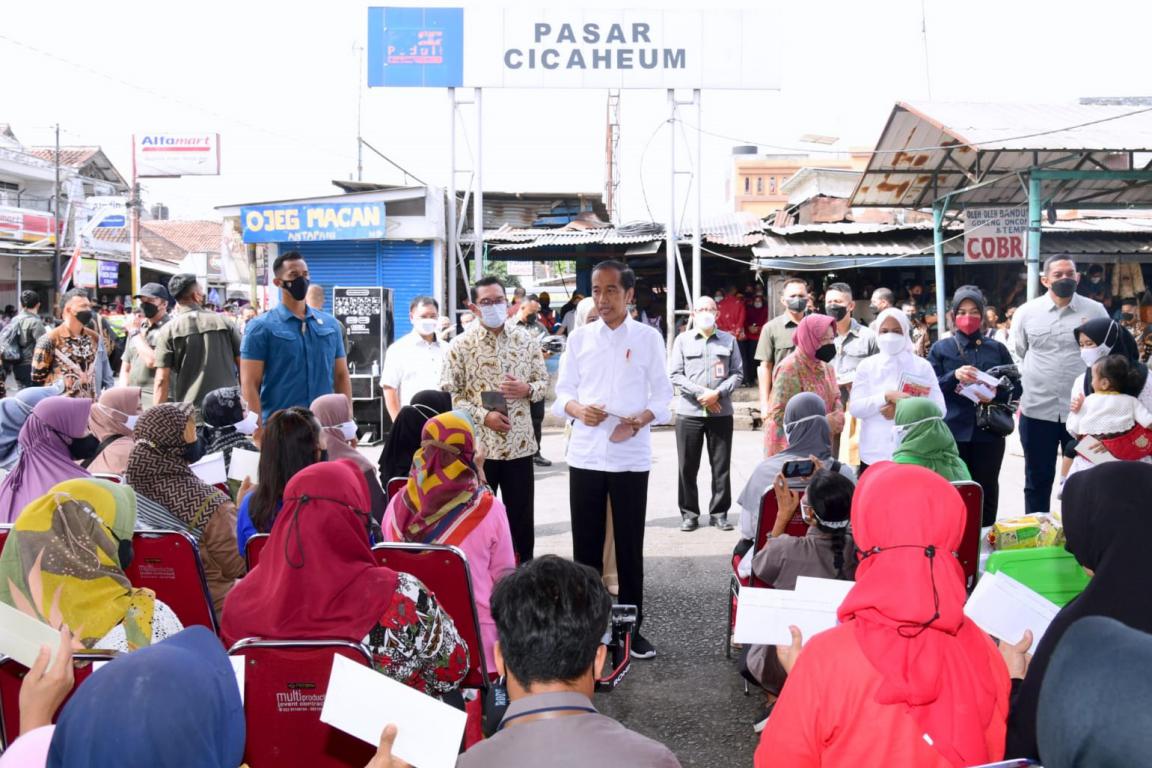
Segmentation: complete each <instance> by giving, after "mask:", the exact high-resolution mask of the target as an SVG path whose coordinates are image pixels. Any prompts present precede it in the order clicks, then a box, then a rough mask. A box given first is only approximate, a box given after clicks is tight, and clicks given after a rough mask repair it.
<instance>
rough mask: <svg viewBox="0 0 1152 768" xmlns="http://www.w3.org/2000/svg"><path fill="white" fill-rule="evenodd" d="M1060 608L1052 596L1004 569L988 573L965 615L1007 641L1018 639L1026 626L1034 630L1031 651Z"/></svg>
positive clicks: (971, 598)
mask: <svg viewBox="0 0 1152 768" xmlns="http://www.w3.org/2000/svg"><path fill="white" fill-rule="evenodd" d="M1059 612H1060V607H1059V606H1058V605H1056V604H1055V603H1053V602H1052V601H1051V600H1049V599H1047V598H1046V597H1044V596H1043V595H1041V594H1038V593H1037V592H1034V591H1032V590H1031V589H1029V588H1028V587H1026V586H1024V585H1023V584H1021V583H1020V582H1018V581H1016V579H1014V578H1012V577H1011V576H1009V575H1007V574H1005V573H1002V572H1000V571H997V572H996V573H986V574H984V575H983V576H982V577H981V578H980V581H979V582H978V583H977V584H976V589H974V590H972V595H971V597H969V598H968V602H967V603H966V604H965V606H964V615H965V616H967V617H968V618H970V619H972V621H974V622H975V623H976V626H978V627H980V629H982V630H984V631H985V632H987V633H988V634H990V635H992V636H993V637H997V638H1000V639H1001V640H1004V641H1006V642H1009V643H1018V642H1020V640H1021V638H1023V637H1024V630H1026V629H1030V630H1032V647H1031V648H1029V649H1028V652H1029V653H1034V652H1035V651H1036V646H1037V645H1038V644H1039V643H1040V638H1042V637H1044V633H1045V632H1047V631H1048V625H1049V624H1051V623H1052V620H1053V619H1054V618H1056V614H1057V613H1059Z"/></svg>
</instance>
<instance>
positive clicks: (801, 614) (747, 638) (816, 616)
mask: <svg viewBox="0 0 1152 768" xmlns="http://www.w3.org/2000/svg"><path fill="white" fill-rule="evenodd" d="M838 607H839V602H837V601H833V600H828V599H823V598H821V597H805V596H804V595H801V594H798V593H796V592H792V591H789V590H786V589H756V588H754V587H742V588H741V589H740V604H739V610H737V612H736V628H735V630H734V631H733V633H732V639H733V640H734V641H735V642H737V643H752V644H756V645H791V644H792V633H791V632H790V631H789V630H788V627H789V626H790V625H791V626H795V627H798V628H799V629H800V633H801V634H802V635H803V636H804V642H808V640H809V639H811V637H812V636H813V635H815V634H817V633H819V632H823V631H824V630H826V629H832V627H834V626H836V609H837V608H838Z"/></svg>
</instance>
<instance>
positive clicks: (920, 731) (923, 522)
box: [755, 462, 1009, 768]
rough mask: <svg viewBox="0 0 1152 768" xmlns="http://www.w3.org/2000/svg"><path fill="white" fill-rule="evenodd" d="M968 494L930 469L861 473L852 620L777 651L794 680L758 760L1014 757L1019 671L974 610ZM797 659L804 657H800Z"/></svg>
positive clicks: (846, 605) (945, 762)
mask: <svg viewBox="0 0 1152 768" xmlns="http://www.w3.org/2000/svg"><path fill="white" fill-rule="evenodd" d="M963 531H964V502H963V501H962V500H961V499H960V494H958V493H957V492H956V489H954V488H953V487H952V486H951V485H949V484H948V482H947V481H946V480H944V478H942V477H940V476H939V475H937V474H936V473H934V472H930V471H928V470H927V469H924V468H923V467H910V466H903V465H900V464H893V463H891V462H881V463H879V464H875V465H873V466H871V467H869V469H868V472H867V473H866V474H865V475H864V476H863V477H862V478H861V479H860V482H859V484H858V485H857V489H856V496H855V499H854V503H853V505H852V534H853V536H854V537H855V540H856V546H857V547H858V548H859V549H860V550H861V552H862V553H863V559H862V561H861V563H860V565H859V567H858V568H857V570H856V585H855V586H854V587H853V588H852V591H851V592H850V593H849V594H848V597H847V598H846V599H845V600H844V602H843V603H842V604H841V605H840V610H839V619H840V624H839V626H836V627H834V628H833V629H830V630H828V631H826V632H821V633H820V634H818V635H816V636H815V637H813V638H811V639H809V640H808V644H807V645H806V646H804V647H803V650H801V648H800V643H801V642H802V640H803V638H800V637H797V635H798V632H797V631H794V632H793V637H794V638H795V642H794V643H793V645H792V646H791V647H789V648H783V647H781V648H780V649H779V650H778V653H780V655H781V661H782V663H783V666H784V668H785V670H788V671H789V675H788V682H787V684H786V685H785V686H784V689H783V691H782V692H781V694H780V700H779V701H778V702H777V703H776V709H775V711H774V712H773V713H772V717H771V719H769V720H768V725H767V726H766V727H765V728H764V732H763V733H762V734H761V737H760V746H759V748H758V749H757V750H756V756H755V765H756V766H757V768H761V767H762V766H768V765H774V766H783V765H789V766H791V765H875V764H877V762H880V763H884V764H888V765H901V766H904V765H908V766H940V768H946V767H951V766H967V765H979V764H981V763H988V762H993V761H996V760H1000V759H1002V757H1003V755H1004V731H1005V719H1006V717H1007V715H1008V689H1009V682H1008V670H1007V668H1006V667H1005V664H1004V660H1003V659H1002V658H1001V656H1000V652H999V651H998V650H997V649H996V646H995V645H994V644H993V642H992V640H991V638H989V637H988V636H987V635H986V634H984V632H983V631H982V630H980V628H979V627H977V626H976V625H975V624H973V623H972V622H971V621H968V620H967V619H966V618H965V616H964V601H965V597H966V595H965V591H964V573H963V571H962V569H961V567H960V561H959V560H958V559H957V558H956V557H955V556H954V555H953V554H952V553H953V552H955V551H956V548H957V547H958V546H959V545H960V538H961V535H962V534H963ZM793 664H794V667H793Z"/></svg>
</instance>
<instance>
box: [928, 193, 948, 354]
mask: <svg viewBox="0 0 1152 768" xmlns="http://www.w3.org/2000/svg"><path fill="white" fill-rule="evenodd" d="M947 207H948V198H947V197H945V198H944V199H943V200H939V201H937V202H936V203H934V204H933V205H932V252H933V255H934V256H935V262H936V333H937V336H938V337H942V336H943V335H944V328H945V325H946V323H945V320H944V307H945V301H944V297H945V288H944V231H943V230H944V211H945V209H947Z"/></svg>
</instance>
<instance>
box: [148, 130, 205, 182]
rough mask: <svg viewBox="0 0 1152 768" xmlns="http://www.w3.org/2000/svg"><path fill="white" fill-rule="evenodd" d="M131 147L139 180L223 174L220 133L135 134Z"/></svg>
mask: <svg viewBox="0 0 1152 768" xmlns="http://www.w3.org/2000/svg"><path fill="white" fill-rule="evenodd" d="M132 147H133V151H134V152H135V155H136V175H137V176H140V177H148V176H219V175H220V134H218V133H143V134H136V135H135V136H133V137H132Z"/></svg>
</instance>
